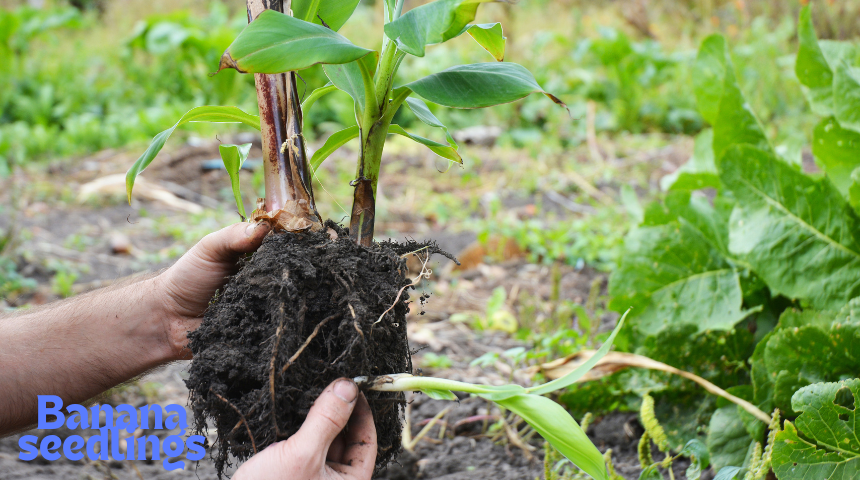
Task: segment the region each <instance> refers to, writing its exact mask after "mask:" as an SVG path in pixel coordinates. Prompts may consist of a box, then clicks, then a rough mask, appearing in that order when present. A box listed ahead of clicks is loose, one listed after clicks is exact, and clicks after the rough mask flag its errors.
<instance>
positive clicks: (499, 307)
mask: <svg viewBox="0 0 860 480" xmlns="http://www.w3.org/2000/svg"><path fill="white" fill-rule="evenodd" d="M507 301H508V295H507V293H506V292H505V288H504V287H496V288H495V289H493V294H492V295H490V298H489V299H487V309H486V311H485V312H484V314H483V315H479V314H477V313H466V312H460V313H455V314H454V315H451V318H450V321H451V322H468V323H469V324H470V325H471V326H472V327H473V328H475V329H478V330H500V331H503V332H508V333H514V332H516V331H517V326H518V325H519V324H518V322H517V319H516V317H515V316H514V315H513V313H511V311H510V310H509V309H508V308H507V307H506V304H507Z"/></svg>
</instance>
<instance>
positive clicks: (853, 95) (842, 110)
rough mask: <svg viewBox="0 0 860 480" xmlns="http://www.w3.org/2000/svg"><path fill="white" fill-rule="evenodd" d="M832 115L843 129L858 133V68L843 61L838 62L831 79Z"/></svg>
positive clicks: (859, 115) (859, 108) (859, 128)
mask: <svg viewBox="0 0 860 480" xmlns="http://www.w3.org/2000/svg"><path fill="white" fill-rule="evenodd" d="M833 113H834V115H835V116H836V119H837V120H839V124H840V125H842V127H843V128H850V129H851V130H854V131H855V132H860V68H851V67H849V66H848V63H846V62H845V61H842V62H839V64H838V65H837V66H836V74H835V75H834V77H833Z"/></svg>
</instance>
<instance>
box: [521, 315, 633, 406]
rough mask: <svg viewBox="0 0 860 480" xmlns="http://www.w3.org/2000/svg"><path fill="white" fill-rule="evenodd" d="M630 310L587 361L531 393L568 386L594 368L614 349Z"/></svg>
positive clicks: (539, 393) (538, 393)
mask: <svg viewBox="0 0 860 480" xmlns="http://www.w3.org/2000/svg"><path fill="white" fill-rule="evenodd" d="M628 313H629V312H625V313H624V315H622V316H621V318H620V319H619V320H618V325H615V329H613V330H612V334H611V335H609V338H607V339H606V341H605V342H603V345H601V346H600V349H598V350H597V351H596V352H595V353H594V355H592V356H591V358H589V359H588V360H587V361H585V362H583V363H582V364H581V365H580V366H578V367H576V368H575V369H574V370H573V371H572V372H570V373H568V374H566V375H564V376H563V377H560V378H557V379H555V380H553V381H551V382H547V383H544V384H543V385H539V386H536V387H531V388H529V389H527V390H528V392H529V393H531V394H534V395H546V394H547V393H551V392H554V391H556V390H561V389H562V388H567V387H569V386H571V385H573V384H574V383H576V382H577V381H579V379H580V378H582V377H583V375H585V374H586V373H588V371H589V370H591V369H592V368H594V366H595V365H597V362H599V361H600V359H601V358H603V357H605V356H606V354H607V353H609V350H610V349H612V343H613V342H615V337H616V336H618V332H620V331H621V329H622V328H624V320H625V319H626V318H627V314H628Z"/></svg>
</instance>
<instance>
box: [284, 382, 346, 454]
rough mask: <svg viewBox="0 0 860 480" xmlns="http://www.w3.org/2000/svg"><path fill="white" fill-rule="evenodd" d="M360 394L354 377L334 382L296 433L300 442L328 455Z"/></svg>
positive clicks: (307, 449)
mask: <svg viewBox="0 0 860 480" xmlns="http://www.w3.org/2000/svg"><path fill="white" fill-rule="evenodd" d="M357 396H358V387H356V386H355V383H354V382H353V381H352V380H349V379H346V378H340V379H338V380H335V381H334V382H332V383H331V385H329V386H328V387H326V389H325V390H324V391H323V393H322V395H320V396H319V398H317V400H316V402H314V405H313V407H311V410H310V411H309V412H308V417H307V418H306V419H305V423H303V424H302V427H301V428H300V429H299V431H298V432H297V433H296V434H295V435H294V437H297V438H296V440H297V441H296V445H301V447H302V448H304V449H306V451H312V452H321V453H322V456H321V458H326V456H327V453H328V449H329V446H330V445H331V444H332V442H333V441H334V439H335V438H337V436H338V434H340V432H341V431H342V430H343V428H344V427H345V426H346V424H347V422H348V421H349V417H350V415H351V414H352V410H353V408H354V407H355V403H356V401H355V400H356V397H357ZM291 440H292V439H291Z"/></svg>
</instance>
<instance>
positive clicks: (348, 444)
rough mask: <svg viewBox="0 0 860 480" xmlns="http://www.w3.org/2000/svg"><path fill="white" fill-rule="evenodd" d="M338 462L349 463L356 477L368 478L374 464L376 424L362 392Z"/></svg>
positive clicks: (350, 420)
mask: <svg viewBox="0 0 860 480" xmlns="http://www.w3.org/2000/svg"><path fill="white" fill-rule="evenodd" d="M344 441H345V443H344V447H345V449H344V452H343V458H342V460H341V462H340V463H342V464H344V465H349V466H350V467H351V468H350V470H351V472H350V473H352V475H353V476H355V477H356V478H368V479H369V478H370V476H371V475H372V474H373V469H374V467H375V466H376V449H377V447H376V426H375V425H374V424H373V414H372V413H371V411H370V405H368V403H367V399H366V398H365V397H364V394H359V398H358V401H357V402H356V405H355V410H353V412H352V417H350V419H349V428H348V429H347V432H346V435H345V438H344Z"/></svg>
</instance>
